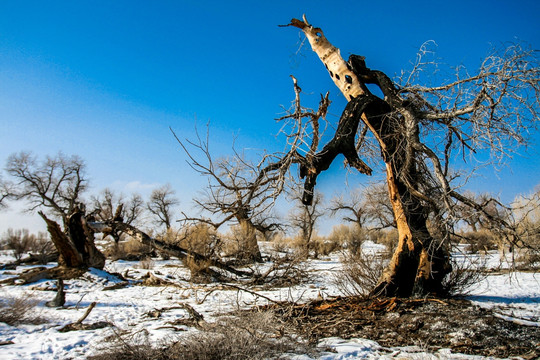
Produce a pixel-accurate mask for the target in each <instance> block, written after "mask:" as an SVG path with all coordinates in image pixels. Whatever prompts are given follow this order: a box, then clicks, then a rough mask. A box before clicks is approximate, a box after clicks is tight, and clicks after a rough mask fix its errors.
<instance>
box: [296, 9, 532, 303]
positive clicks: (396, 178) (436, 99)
mask: <svg viewBox="0 0 540 360" xmlns="http://www.w3.org/2000/svg"><path fill="white" fill-rule="evenodd" d="M289 26H294V27H297V28H299V29H301V30H302V31H303V33H304V34H305V36H306V37H307V39H308V40H309V43H310V45H311V48H312V49H313V51H314V52H315V53H316V54H317V55H318V56H319V58H320V59H321V61H322V62H323V64H324V65H325V67H326V68H327V69H328V72H329V74H330V77H331V78H332V80H333V81H334V83H335V84H336V86H337V87H338V88H339V90H340V91H341V93H342V94H343V95H344V96H345V98H346V99H347V101H348V104H347V106H346V107H345V110H344V111H343V113H342V115H341V118H340V120H339V123H338V124H337V127H336V130H335V134H334V136H333V138H332V139H331V140H330V141H329V142H328V143H327V144H326V145H325V146H324V147H323V148H322V150H320V151H318V152H316V153H313V152H312V153H308V155H309V156H307V155H303V154H299V153H298V152H296V155H297V158H296V159H297V160H296V161H297V163H300V176H301V177H302V178H304V179H305V184H304V197H303V200H304V202H305V203H308V204H309V203H311V201H312V198H313V189H314V187H315V183H316V179H317V176H318V175H319V174H320V173H321V172H322V171H325V170H326V169H328V167H329V166H330V164H331V163H332V162H333V161H334V159H335V158H336V156H337V155H339V154H342V155H344V156H345V158H346V160H347V163H348V165H349V166H350V167H352V168H355V169H357V170H358V171H359V172H361V173H363V174H366V175H370V174H371V173H372V169H371V167H369V166H368V165H367V163H366V162H364V161H362V160H360V158H359V156H358V154H359V153H363V151H364V149H365V147H364V144H365V143H366V140H368V139H371V141H372V142H371V143H373V141H374V142H376V143H377V144H378V147H379V149H380V154H381V156H380V160H382V162H383V163H384V166H385V169H386V179H387V185H388V193H389V199H390V202H391V204H392V210H393V214H394V220H395V223H396V227H397V229H398V233H399V242H398V245H397V246H396V250H395V252H394V255H393V257H392V260H391V262H390V264H389V265H388V268H387V269H386V270H385V272H384V274H383V275H382V277H381V280H380V282H379V284H378V286H377V287H376V288H375V289H374V290H373V292H372V294H377V295H380V294H384V295H389V296H410V295H412V294H416V295H424V294H430V293H439V294H441V293H444V289H443V279H444V278H445V276H446V275H447V274H448V273H449V272H450V271H451V267H450V265H449V264H450V263H449V254H448V253H447V251H446V250H445V247H444V246H441V241H444V240H446V239H447V238H448V237H449V234H450V232H451V227H452V223H453V222H455V221H456V216H455V215H456V214H455V211H454V209H455V205H456V204H464V205H466V206H469V207H471V208H473V209H475V210H476V211H478V212H481V213H483V214H484V215H485V216H486V218H488V219H489V220H490V221H495V222H497V223H498V224H499V226H501V227H503V228H506V229H509V230H511V224H509V223H508V222H507V221H504V219H496V218H493V217H492V216H490V215H489V212H488V211H487V209H486V208H485V207H484V206H482V204H478V203H476V202H475V201H474V200H473V199H469V198H467V197H466V196H464V195H462V194H461V193H460V192H459V191H458V189H459V188H460V186H461V185H462V184H460V183H458V180H459V179H466V178H467V177H462V176H461V177H460V175H461V174H460V173H458V172H455V171H453V170H452V165H453V163H454V162H455V161H456V160H458V159H459V157H458V156H456V155H458V154H459V155H462V156H463V157H464V158H466V156H467V155H469V154H472V153H476V152H479V151H482V150H485V151H487V152H489V153H490V154H491V155H492V157H493V158H494V159H495V160H497V161H503V160H504V159H505V158H508V155H510V154H511V153H512V152H513V151H515V150H516V149H517V148H518V147H519V145H523V144H526V143H527V138H526V135H527V133H528V131H529V130H530V128H535V127H537V121H538V118H539V117H538V115H539V106H538V105H539V103H540V101H539V99H540V85H539V80H540V67H539V66H538V59H537V58H536V53H535V52H534V51H532V50H530V49H525V48H523V47H521V46H519V45H510V46H508V47H506V48H505V49H503V50H502V51H499V52H494V53H492V54H491V55H489V56H488V57H486V59H485V60H484V61H483V63H482V64H481V65H480V68H479V70H478V72H477V73H475V74H473V75H471V74H469V73H468V72H467V71H466V69H464V68H462V67H459V68H457V69H456V79H455V80H453V81H449V82H447V83H445V84H443V85H441V86H429V87H428V86H424V85H417V84H416V82H417V81H423V80H425V79H424V78H422V77H421V74H423V73H429V71H427V72H426V69H427V68H428V67H429V66H431V65H433V64H434V63H433V62H431V61H426V57H427V56H428V55H429V50H428V48H427V47H426V46H424V47H423V48H422V49H421V52H420V53H419V56H418V58H417V61H416V63H415V65H414V68H413V70H412V71H411V72H408V73H403V74H402V76H401V78H400V79H399V80H398V81H397V82H394V81H392V80H391V79H390V78H389V77H388V76H387V75H386V74H384V73H383V72H381V71H377V70H372V69H370V68H368V67H367V66H366V62H365V59H364V58H363V57H361V56H357V55H351V56H350V57H349V60H348V61H345V60H343V58H342V57H341V55H340V52H339V50H338V49H337V48H336V47H334V46H333V45H332V44H331V43H330V42H329V41H328V40H327V39H326V37H325V36H324V33H323V31H322V30H321V29H320V28H317V27H314V26H312V25H311V24H309V23H308V22H307V20H306V19H305V17H304V19H303V20H298V19H293V20H292V21H291V23H290V24H289ZM368 84H371V85H374V86H376V87H377V88H378V89H379V90H380V91H381V92H382V94H383V95H384V96H383V97H378V96H376V95H374V94H373V93H372V92H371V91H370V90H369V89H368V87H367V85H368ZM297 127H300V125H297ZM314 136H316V135H315V134H314ZM298 156H300V159H298ZM428 219H431V221H432V222H433V223H437V224H439V228H440V229H443V230H444V231H442V232H438V234H442V237H441V238H438V236H435V234H431V233H430V232H429V230H428V226H427V222H428ZM438 234H437V235H438Z"/></svg>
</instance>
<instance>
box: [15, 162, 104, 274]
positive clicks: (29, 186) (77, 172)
mask: <svg viewBox="0 0 540 360" xmlns="http://www.w3.org/2000/svg"><path fill="white" fill-rule="evenodd" d="M6 172H7V173H8V175H9V176H10V177H11V178H12V179H13V182H12V183H11V184H10V185H9V189H10V190H9V199H13V200H19V201H26V202H27V203H28V208H27V210H28V211H34V210H38V209H40V211H39V212H38V213H39V215H40V216H41V217H42V218H43V220H44V221H45V222H46V224H47V230H48V231H49V234H50V235H51V240H52V241H53V243H54V245H55V247H56V249H57V250H58V252H59V260H58V264H59V265H60V266H61V267H66V268H81V269H83V268H88V267H95V268H100V269H102V268H103V266H104V265H105V257H104V256H103V254H102V253H101V252H100V251H99V250H98V249H97V248H96V246H95V244H94V232H93V231H92V230H91V229H90V228H89V227H88V226H87V222H86V218H85V212H84V205H83V204H82V203H81V199H80V195H81V193H83V192H84V191H85V190H86V186H87V181H86V177H85V164H84V161H83V160H82V159H80V158H79V157H77V156H71V157H68V156H65V155H64V154H62V153H59V154H58V155H56V156H55V157H47V158H46V159H44V160H43V161H38V160H37V158H36V157H35V156H33V155H32V154H30V153H25V152H21V153H18V154H12V155H11V156H10V157H9V158H8V160H7V165H6ZM44 211H47V213H48V214H49V216H52V217H55V218H57V219H60V220H61V222H62V224H63V228H62V227H61V226H60V225H59V224H58V223H57V222H56V221H55V220H53V219H51V218H49V217H48V216H47V215H46V214H45V212H44Z"/></svg>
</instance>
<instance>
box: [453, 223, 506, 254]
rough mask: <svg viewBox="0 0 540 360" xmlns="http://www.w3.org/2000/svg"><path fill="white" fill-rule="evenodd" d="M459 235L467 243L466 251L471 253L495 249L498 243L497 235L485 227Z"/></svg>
mask: <svg viewBox="0 0 540 360" xmlns="http://www.w3.org/2000/svg"><path fill="white" fill-rule="evenodd" d="M461 236H462V239H464V241H465V242H466V243H467V244H468V246H467V251H468V252H470V253H473V254H476V253H478V252H479V251H484V252H487V251H489V250H495V249H497V246H498V243H500V241H499V240H498V238H497V235H496V234H494V233H493V232H491V231H489V230H486V229H482V230H478V231H474V232H468V233H464V234H462V235H461Z"/></svg>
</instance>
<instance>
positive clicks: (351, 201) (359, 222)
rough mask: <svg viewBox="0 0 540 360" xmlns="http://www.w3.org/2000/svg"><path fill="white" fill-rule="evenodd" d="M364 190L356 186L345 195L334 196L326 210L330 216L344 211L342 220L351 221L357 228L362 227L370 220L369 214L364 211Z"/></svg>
mask: <svg viewBox="0 0 540 360" xmlns="http://www.w3.org/2000/svg"><path fill="white" fill-rule="evenodd" d="M364 194H365V192H364V191H362V190H361V189H360V188H357V189H355V190H353V191H351V192H350V193H348V194H347V195H346V197H345V196H344V195H343V194H342V195H340V196H336V197H334V198H333V199H332V200H331V202H330V206H329V208H328V210H329V211H330V214H331V215H332V216H336V215H337V213H346V214H347V215H344V216H343V218H342V219H343V221H345V222H349V223H353V224H355V225H356V226H358V228H360V229H363V228H365V226H366V225H367V223H368V221H369V220H370V217H369V214H368V212H367V211H366V208H367V205H366V200H365V195H364Z"/></svg>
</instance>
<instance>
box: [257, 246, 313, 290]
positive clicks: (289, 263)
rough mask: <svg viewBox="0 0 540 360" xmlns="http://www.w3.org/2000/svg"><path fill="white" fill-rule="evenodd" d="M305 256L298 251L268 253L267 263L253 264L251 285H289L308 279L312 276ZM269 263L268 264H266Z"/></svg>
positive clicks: (267, 286) (266, 286)
mask: <svg viewBox="0 0 540 360" xmlns="http://www.w3.org/2000/svg"><path fill="white" fill-rule="evenodd" d="M304 260H305V258H304V257H302V256H299V253H298V252H290V253H286V254H278V253H274V254H271V255H270V259H269V262H268V263H267V264H253V265H251V267H250V269H251V271H252V273H253V280H251V282H250V284H251V285H262V286H263V287H264V288H268V289H271V288H276V287H290V286H295V285H298V284H301V283H303V282H306V281H309V280H310V279H311V278H312V275H311V273H310V272H309V271H308V267H307V264H306V262H305V261H304ZM268 264H271V265H270V266H267V265H268Z"/></svg>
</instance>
